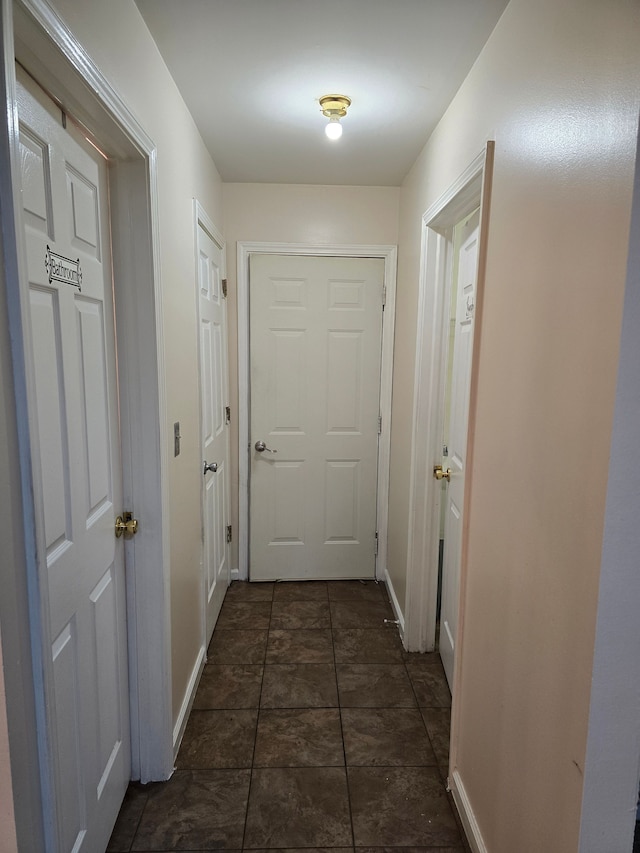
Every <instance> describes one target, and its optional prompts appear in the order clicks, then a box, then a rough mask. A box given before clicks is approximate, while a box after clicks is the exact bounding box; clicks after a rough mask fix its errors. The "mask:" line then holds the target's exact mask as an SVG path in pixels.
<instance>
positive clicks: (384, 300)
mask: <svg viewBox="0 0 640 853" xmlns="http://www.w3.org/2000/svg"><path fill="white" fill-rule="evenodd" d="M386 304H387V285H386V284H383V285H382V307H383V308H384V306H385V305H386Z"/></svg>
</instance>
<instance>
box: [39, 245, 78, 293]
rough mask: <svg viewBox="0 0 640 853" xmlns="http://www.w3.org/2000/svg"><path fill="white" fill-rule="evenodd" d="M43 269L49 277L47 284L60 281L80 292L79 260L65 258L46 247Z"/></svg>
mask: <svg viewBox="0 0 640 853" xmlns="http://www.w3.org/2000/svg"><path fill="white" fill-rule="evenodd" d="M44 268H45V269H46V271H47V274H48V276H49V284H51V282H53V281H61V282H62V283H63V284H70V285H71V286H72V287H77V288H78V290H79V291H80V292H82V269H81V268H80V258H77V259H76V260H75V261H74V260H73V259H72V258H65V256H64V255H58V254H56V253H55V252H52V251H51V249H50V248H49V247H48V246H47V254H46V255H45V257H44Z"/></svg>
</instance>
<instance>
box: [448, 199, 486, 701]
mask: <svg viewBox="0 0 640 853" xmlns="http://www.w3.org/2000/svg"><path fill="white" fill-rule="evenodd" d="M478 236H479V214H478V213H475V214H473V215H472V216H471V217H470V218H469V219H468V220H467V222H466V223H464V224H462V225H461V226H460V234H459V237H458V245H459V252H458V258H457V267H458V276H457V293H456V303H455V304H456V314H455V331H454V338H453V369H452V375H451V394H450V404H449V405H450V408H449V436H448V439H447V442H446V443H447V444H448V449H449V455H448V457H446V458H445V459H444V465H443V467H445V468H446V467H448V468H450V469H451V479H450V481H449V484H448V485H447V486H446V491H445V494H446V497H445V532H444V555H443V570H442V609H441V615H440V655H441V657H442V662H443V665H444V669H445V673H446V675H447V681H448V682H449V687H450V688H452V689H453V675H454V663H455V646H456V632H457V627H458V608H459V598H460V559H461V548H462V524H463V503H464V482H465V474H466V454H467V432H468V429H467V427H468V420H469V389H470V385H471V358H472V347H473V321H474V313H475V298H476V279H477V266H478Z"/></svg>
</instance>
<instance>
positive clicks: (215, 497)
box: [197, 222, 230, 643]
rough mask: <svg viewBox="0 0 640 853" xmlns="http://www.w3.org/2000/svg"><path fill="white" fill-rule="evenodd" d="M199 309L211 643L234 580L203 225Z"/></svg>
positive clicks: (212, 273)
mask: <svg viewBox="0 0 640 853" xmlns="http://www.w3.org/2000/svg"><path fill="white" fill-rule="evenodd" d="M197 241H198V290H199V311H200V394H201V409H202V430H201V433H202V460H203V468H204V462H205V461H206V462H215V463H216V464H217V470H216V471H215V472H213V471H205V472H204V475H203V487H202V488H203V492H202V521H203V578H204V587H205V623H206V625H205V632H206V641H207V643H208V642H209V640H210V639H211V635H212V633H213V629H214V626H215V624H216V620H217V618H218V614H219V612H220V608H221V607H222V601H223V599H224V594H225V592H226V589H227V587H228V586H229V581H230V567H229V546H228V544H227V525H228V523H229V521H228V518H229V477H228V471H229V436H228V425H227V420H226V413H225V406H226V401H227V399H228V392H227V315H226V305H225V298H224V295H223V293H222V262H223V255H222V247H221V246H220V245H218V243H216V241H215V240H214V239H213V237H212V236H211V234H209V233H208V231H207V230H206V229H205V227H204V226H203V224H202V223H200V222H199V223H198V226H197Z"/></svg>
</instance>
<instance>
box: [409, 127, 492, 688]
mask: <svg viewBox="0 0 640 853" xmlns="http://www.w3.org/2000/svg"><path fill="white" fill-rule="evenodd" d="M494 147H495V145H494V143H493V142H492V141H489V142H487V145H486V148H485V149H484V150H483V151H482V152H481V153H480V154H478V156H477V157H476V158H475V159H474V160H473V162H472V163H470V165H469V166H468V167H467V169H465V171H464V172H463V173H462V175H460V177H459V178H458V179H457V180H456V181H455V182H454V183H453V184H452V185H451V186H450V187H449V189H447V190H446V192H445V193H444V194H443V195H442V196H440V198H439V199H437V201H435V202H434V204H432V205H431V207H430V208H429V209H428V210H427V211H426V212H425V213H424V214H423V216H422V249H421V255H420V283H419V295H418V326H417V340H416V368H415V380H414V401H413V431H412V444H411V481H410V498H409V500H410V504H409V519H410V524H409V544H408V557H407V589H406V599H405V625H404V643H405V647H406V648H407V650H408V651H417V652H425V651H433V650H434V648H435V637H436V605H437V591H438V552H439V540H440V504H441V488H440V485H439V483H438V482H437V481H436V480H435V479H434V478H433V477H432V476H430V472H431V468H432V467H433V465H434V464H436V462H439V461H440V459H441V457H442V447H441V443H442V429H443V422H444V402H445V401H444V398H445V382H444V371H445V370H446V364H447V351H448V334H447V329H446V325H447V319H448V309H449V293H450V287H451V276H452V272H453V269H452V266H453V265H452V250H453V228H454V226H455V225H456V224H457V223H458V222H459V221H460V220H461V219H462V218H463V217H464V216H466V215H467V214H469V213H471V212H472V211H473V210H474V209H475V208H476V207H477V206H478V204H480V251H479V255H478V291H477V298H476V304H477V307H476V320H475V330H474V342H473V363H475V362H476V357H477V352H478V346H479V341H480V324H481V312H482V290H481V283H482V276H483V269H484V256H485V254H486V252H485V248H484V247H485V244H486V232H487V225H488V216H489V191H490V185H491V175H492V168H493V153H494ZM473 373H474V368H473V367H472V384H471V400H470V404H469V425H470V427H469V436H471V433H472V429H471V422H472V416H473V411H474V405H473V401H474V396H475V390H474V388H475V383H474V381H473ZM470 462H471V460H470V459H469V463H470ZM468 467H469V471H471V466H470V464H469V465H468ZM425 472H426V476H425ZM470 480H471V477H470V476H468V477H467V480H466V482H465V504H466V501H467V495H468V493H469V483H470ZM462 555H463V565H464V543H463V552H462ZM461 568H462V567H461ZM462 588H463V571H462V570H461V593H462ZM460 630H461V624H460V622H459V625H458V643H457V648H458V649H460V640H459V636H460ZM456 669H457V670H458V671H459V669H460V667H459V666H458V667H456ZM456 680H457V679H456Z"/></svg>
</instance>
